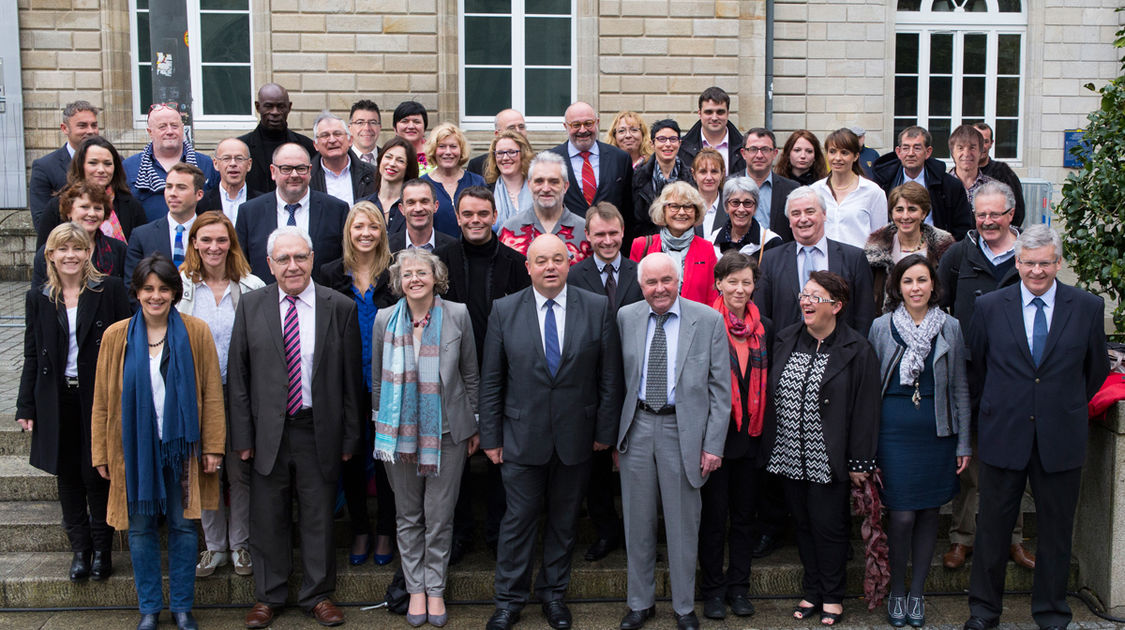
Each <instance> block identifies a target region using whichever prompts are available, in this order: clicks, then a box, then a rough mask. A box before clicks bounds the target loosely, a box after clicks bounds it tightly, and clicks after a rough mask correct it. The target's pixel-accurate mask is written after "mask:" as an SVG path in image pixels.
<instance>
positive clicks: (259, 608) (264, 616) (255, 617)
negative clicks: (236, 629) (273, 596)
mask: <svg viewBox="0 0 1125 630" xmlns="http://www.w3.org/2000/svg"><path fill="white" fill-rule="evenodd" d="M276 612H277V610H276V609H274V608H273V607H272V606H270V605H269V604H263V603H262V602H255V603H254V607H253V608H251V609H250V612H248V613H246V627H247V628H268V627H270V623H272V622H273V616H274V613H276Z"/></svg>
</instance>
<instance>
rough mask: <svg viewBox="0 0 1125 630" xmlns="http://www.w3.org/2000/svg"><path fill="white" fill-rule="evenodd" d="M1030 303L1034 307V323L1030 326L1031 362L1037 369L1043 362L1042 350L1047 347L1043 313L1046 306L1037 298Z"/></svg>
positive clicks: (1045, 323)
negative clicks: (1033, 362)
mask: <svg viewBox="0 0 1125 630" xmlns="http://www.w3.org/2000/svg"><path fill="white" fill-rule="evenodd" d="M1031 303H1032V305H1034V306H1035V321H1034V323H1033V324H1032V325H1031V360H1032V361H1035V367H1039V362H1040V361H1042V360H1043V348H1044V347H1045V346H1046V345H1047V313H1045V312H1044V311H1043V307H1045V306H1047V305H1046V304H1045V303H1044V302H1043V300H1042V298H1038V297H1037V298H1034V299H1032V300H1031Z"/></svg>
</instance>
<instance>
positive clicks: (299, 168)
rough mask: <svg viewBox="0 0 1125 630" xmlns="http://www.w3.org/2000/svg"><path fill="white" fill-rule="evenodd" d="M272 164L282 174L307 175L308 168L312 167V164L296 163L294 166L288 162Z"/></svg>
mask: <svg viewBox="0 0 1125 630" xmlns="http://www.w3.org/2000/svg"><path fill="white" fill-rule="evenodd" d="M274 166H275V167H277V170H279V171H281V174H282V175H292V174H293V173H297V174H298V175H308V173H309V169H311V168H312V166H310V165H308V164H298V165H296V166H293V165H290V164H281V165H278V164H274Z"/></svg>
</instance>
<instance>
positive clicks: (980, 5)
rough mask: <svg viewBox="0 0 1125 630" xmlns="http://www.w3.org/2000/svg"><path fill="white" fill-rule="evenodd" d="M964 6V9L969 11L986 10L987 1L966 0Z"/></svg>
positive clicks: (985, 11) (982, 11)
mask: <svg viewBox="0 0 1125 630" xmlns="http://www.w3.org/2000/svg"><path fill="white" fill-rule="evenodd" d="M964 6H965V10H966V11H968V12H970V13H987V12H988V2H986V0H968V2H966V3H965V5H964Z"/></svg>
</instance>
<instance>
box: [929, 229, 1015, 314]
mask: <svg viewBox="0 0 1125 630" xmlns="http://www.w3.org/2000/svg"><path fill="white" fill-rule="evenodd" d="M1019 279H1020V275H1019V272H1017V271H1016V268H1015V265H1014V264H1011V262H1010V261H1009V264H1008V265H1005V266H1003V267H1002V268H1001V269H998V268H996V267H993V266H992V265H991V264H990V263H989V262H988V259H987V258H985V257H984V252H982V251H981V250H980V236H979V235H978V234H977V231H976V230H972V231H970V232H969V233H968V234H967V235H965V238H963V239H961V240H960V241H958V242H956V243H954V244H953V245H952V246H950V248H949V249H947V250H946V251H945V254H943V255H942V257H941V262H939V263H938V281H939V282H940V283H941V290H942V300H941V305H942V307H944V308H945V309H946V310H948V311H949V312H950V313H952V314H953V316H954V317H956V318H957V321H959V322H961V330H964V331H968V330H969V324H970V323H971V322H972V320H973V309H974V308H975V306H976V300H977V298H978V297H980V296H982V295H984V294H986V293H991V292H992V291H995V290H997V289H999V288H1001V287H1006V286H1008V285H1011V284H1015V283H1017V282H1019Z"/></svg>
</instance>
